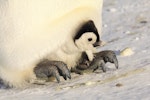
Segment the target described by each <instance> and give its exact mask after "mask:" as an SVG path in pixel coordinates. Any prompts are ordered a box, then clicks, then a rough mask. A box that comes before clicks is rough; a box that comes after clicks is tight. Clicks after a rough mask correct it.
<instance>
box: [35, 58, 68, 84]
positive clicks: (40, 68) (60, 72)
mask: <svg viewBox="0 0 150 100" xmlns="http://www.w3.org/2000/svg"><path fill="white" fill-rule="evenodd" d="M34 73H35V75H36V77H37V78H39V79H45V80H47V79H48V78H49V77H51V76H54V77H55V78H56V80H57V82H58V83H60V78H59V76H62V77H63V78H64V79H65V80H67V78H69V79H71V74H70V71H69V69H68V67H67V65H66V64H65V63H63V62H61V61H50V60H47V59H45V60H43V61H41V62H40V63H38V64H37V66H36V67H35V68H34Z"/></svg>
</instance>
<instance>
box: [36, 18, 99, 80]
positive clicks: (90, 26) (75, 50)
mask: <svg viewBox="0 0 150 100" xmlns="http://www.w3.org/2000/svg"><path fill="white" fill-rule="evenodd" d="M72 42H73V43H72ZM72 42H68V43H66V44H65V45H63V47H62V48H60V49H58V50H56V51H55V52H53V53H52V54H51V55H50V56H49V60H48V61H46V63H47V64H43V63H45V61H44V62H43V61H41V62H39V64H38V65H37V66H36V67H35V69H34V72H35V74H36V77H38V78H41V76H43V75H44V76H45V77H49V76H55V77H56V79H57V81H58V82H59V78H58V75H59V74H61V73H60V71H59V67H60V68H62V67H63V66H64V65H61V64H63V63H61V62H64V63H65V64H66V65H67V66H68V68H69V69H70V70H71V71H73V69H76V68H75V67H76V65H77V64H78V62H79V61H80V58H81V56H82V52H86V54H87V55H88V53H87V51H88V52H90V53H91V55H90V56H92V57H91V58H92V59H93V53H94V52H95V51H96V48H95V46H94V45H95V43H96V44H98V43H99V42H100V36H99V34H98V31H97V28H96V26H95V24H94V22H93V21H92V20H89V21H87V22H86V23H84V24H83V25H82V26H81V28H79V31H78V32H77V33H76V36H75V37H74V39H72ZM70 43H72V44H70ZM88 59H89V55H88ZM53 61H57V63H59V64H57V65H56V66H57V67H58V69H56V68H55V67H56V66H51V65H52V63H53ZM39 65H40V66H39ZM46 66H47V67H46ZM64 67H65V66H64ZM44 70H46V71H44ZM56 70H58V71H56ZM47 71H48V72H49V74H47V73H48V72H47ZM50 72H51V73H50ZM58 72H59V74H58ZM64 73H65V74H63V75H61V76H63V77H66V75H68V69H66V68H64ZM69 76H70V75H69ZM64 79H65V78H64Z"/></svg>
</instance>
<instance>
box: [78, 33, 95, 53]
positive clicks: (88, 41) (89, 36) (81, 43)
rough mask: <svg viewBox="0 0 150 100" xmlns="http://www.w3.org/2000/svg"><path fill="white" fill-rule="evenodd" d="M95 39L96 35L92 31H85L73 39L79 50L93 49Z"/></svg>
mask: <svg viewBox="0 0 150 100" xmlns="http://www.w3.org/2000/svg"><path fill="white" fill-rule="evenodd" d="M96 40H97V37H96V35H95V34H94V33H93V32H86V33H84V34H83V35H82V36H81V37H80V38H79V39H76V40H75V44H76V46H77V47H78V48H79V49H80V50H81V51H86V50H92V51H95V48H94V46H93V44H94V43H95V42H96Z"/></svg>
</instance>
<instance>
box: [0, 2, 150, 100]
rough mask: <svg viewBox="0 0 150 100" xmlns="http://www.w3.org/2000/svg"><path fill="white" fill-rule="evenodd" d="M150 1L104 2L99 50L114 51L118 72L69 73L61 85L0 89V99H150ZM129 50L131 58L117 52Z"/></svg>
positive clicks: (111, 70)
mask: <svg viewBox="0 0 150 100" xmlns="http://www.w3.org/2000/svg"><path fill="white" fill-rule="evenodd" d="M149 32H150V0H104V8H103V35H102V39H103V40H104V41H106V42H107V44H106V45H105V46H104V47H101V48H100V49H99V50H100V51H101V50H108V49H109V50H114V51H116V53H117V54H118V55H117V57H118V60H119V69H118V70H116V69H115V67H114V65H113V64H107V66H108V69H107V70H108V71H107V72H106V73H102V72H101V73H100V72H97V73H90V74H85V75H75V74H72V76H73V78H72V79H71V80H68V81H62V82H61V83H60V84H57V83H56V82H50V83H48V84H46V85H33V84H32V85H31V86H29V87H27V88H23V89H17V88H13V89H0V100H83V99H85V100H150V33H149ZM127 47H128V48H131V49H132V50H133V52H134V54H133V55H131V56H121V55H119V53H120V51H121V50H123V49H125V48H127Z"/></svg>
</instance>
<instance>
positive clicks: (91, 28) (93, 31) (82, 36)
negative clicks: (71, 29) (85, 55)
mask: <svg viewBox="0 0 150 100" xmlns="http://www.w3.org/2000/svg"><path fill="white" fill-rule="evenodd" d="M74 42H75V45H76V46H77V47H78V48H79V49H80V50H81V51H86V50H92V49H93V48H94V47H96V46H100V44H101V41H100V36H99V34H98V30H97V28H96V26H95V24H94V22H93V21H92V20H89V21H87V22H86V23H84V24H83V25H82V26H81V27H80V28H79V31H77V34H76V36H75V37H74Z"/></svg>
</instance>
